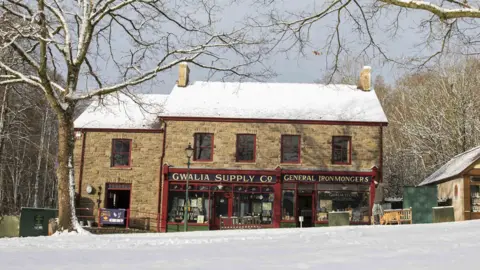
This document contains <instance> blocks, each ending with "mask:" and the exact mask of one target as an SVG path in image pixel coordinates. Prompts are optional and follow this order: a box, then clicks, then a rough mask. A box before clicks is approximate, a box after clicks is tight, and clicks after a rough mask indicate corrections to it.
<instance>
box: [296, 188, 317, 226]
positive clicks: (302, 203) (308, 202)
mask: <svg viewBox="0 0 480 270" xmlns="http://www.w3.org/2000/svg"><path fill="white" fill-rule="evenodd" d="M297 205H298V207H297V215H298V216H303V223H302V227H312V226H313V214H312V213H313V211H312V210H313V196H312V195H311V194H308V195H299V196H298V198H297ZM298 216H297V227H300V221H299V218H298Z"/></svg>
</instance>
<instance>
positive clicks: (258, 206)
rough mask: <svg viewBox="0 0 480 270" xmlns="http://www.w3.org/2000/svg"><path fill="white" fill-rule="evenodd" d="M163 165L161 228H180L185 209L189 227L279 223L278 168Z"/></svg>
mask: <svg viewBox="0 0 480 270" xmlns="http://www.w3.org/2000/svg"><path fill="white" fill-rule="evenodd" d="M165 168H166V169H165V170H164V171H165V173H164V176H165V178H164V179H165V181H164V185H163V188H164V189H163V196H164V201H163V208H162V224H161V227H162V229H163V228H165V229H164V230H166V231H183V230H184V222H185V220H184V211H185V210H186V211H187V221H186V222H188V230H189V231H196V230H219V229H221V228H222V226H223V227H225V226H233V225H235V226H237V227H239V228H241V227H242V226H244V227H245V228H249V227H250V228H252V227H256V228H278V227H279V224H280V215H279V214H277V215H276V213H280V205H279V204H278V202H279V201H280V199H279V198H280V196H281V195H280V194H281V193H280V191H281V185H280V181H279V175H278V172H277V171H275V170H271V171H259V170H258V171H257V170H251V171H247V170H214V169H191V170H187V169H185V168H169V167H165ZM187 179H188V198H187V194H186V190H187ZM276 202H277V203H276Z"/></svg>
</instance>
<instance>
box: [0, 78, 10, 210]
mask: <svg viewBox="0 0 480 270" xmlns="http://www.w3.org/2000/svg"><path fill="white" fill-rule="evenodd" d="M7 97H8V86H5V89H4V90H3V99H2V107H1V110H0V205H3V204H4V203H5V202H4V201H3V199H4V197H3V196H4V194H3V193H4V190H5V188H4V172H3V167H4V162H3V160H4V155H3V149H4V145H5V134H6V132H5V131H6V129H7V127H6V126H7V119H6V118H7V106H8V103H7V102H8V99H7Z"/></svg>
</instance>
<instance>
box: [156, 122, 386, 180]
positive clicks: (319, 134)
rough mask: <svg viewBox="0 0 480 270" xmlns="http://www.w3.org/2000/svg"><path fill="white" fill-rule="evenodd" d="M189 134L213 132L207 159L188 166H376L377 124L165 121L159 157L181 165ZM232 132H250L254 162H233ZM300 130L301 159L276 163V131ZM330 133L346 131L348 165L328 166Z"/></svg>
mask: <svg viewBox="0 0 480 270" xmlns="http://www.w3.org/2000/svg"><path fill="white" fill-rule="evenodd" d="M195 133H213V134H214V154H213V161H208V162H201V161H192V166H195V167H204V168H238V169H260V168H261V169H275V168H276V167H277V166H282V167H284V168H302V169H305V168H311V169H331V170H345V171H358V170H370V169H371V168H372V166H374V165H377V166H379V159H380V127H378V126H342V125H303V124H272V123H228V122H227V123H226V122H222V123H218V122H193V121H168V122H167V141H166V150H165V162H167V163H168V164H169V165H172V166H175V167H185V163H186V158H185V151H184V149H185V147H186V146H187V145H188V143H192V146H193V138H194V134H195ZM236 134H256V140H257V141H256V147H257V149H256V152H257V156H256V162H254V163H242V162H236V160H235V158H236V157H235V151H236V147H235V146H236ZM282 134H285V135H301V163H300V164H281V162H280V156H281V153H280V138H281V135H282ZM332 136H352V164H351V165H333V164H332V162H331V157H332Z"/></svg>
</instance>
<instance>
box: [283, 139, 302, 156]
mask: <svg viewBox="0 0 480 270" xmlns="http://www.w3.org/2000/svg"><path fill="white" fill-rule="evenodd" d="M299 161H300V136H296V135H295V136H290V135H289V136H282V162H299Z"/></svg>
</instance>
